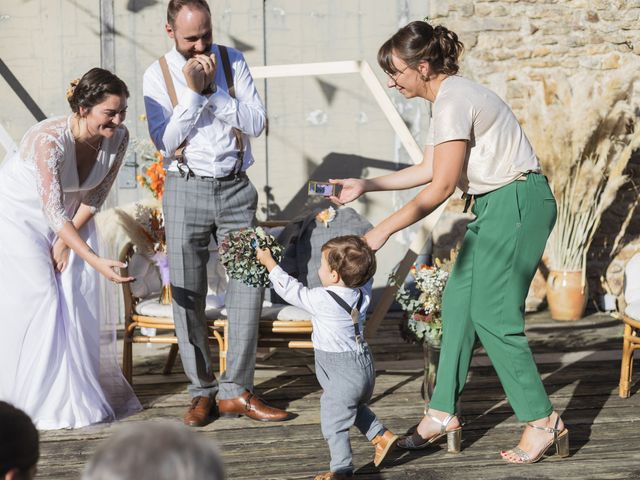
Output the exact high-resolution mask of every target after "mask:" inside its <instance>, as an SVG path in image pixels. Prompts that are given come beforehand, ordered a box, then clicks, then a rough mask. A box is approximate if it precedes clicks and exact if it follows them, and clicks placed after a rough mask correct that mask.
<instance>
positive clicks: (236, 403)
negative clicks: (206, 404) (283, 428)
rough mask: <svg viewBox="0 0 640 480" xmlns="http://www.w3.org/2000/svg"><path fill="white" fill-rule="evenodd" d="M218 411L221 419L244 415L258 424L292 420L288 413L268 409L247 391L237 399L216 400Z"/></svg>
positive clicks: (272, 408) (267, 406)
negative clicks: (258, 422)
mask: <svg viewBox="0 0 640 480" xmlns="http://www.w3.org/2000/svg"><path fill="white" fill-rule="evenodd" d="M218 411H219V412H220V416H221V417H239V416H240V415H246V416H247V417H249V418H251V419H253V420H258V421H260V422H282V421H284V420H290V419H292V418H293V415H292V414H290V413H289V412H287V411H285V410H280V409H279V408H274V407H270V406H269V405H267V404H266V403H264V402H263V401H262V400H260V398H258V397H257V396H255V395H254V394H253V393H251V392H249V391H247V390H245V392H244V393H243V394H242V395H240V396H239V397H236V398H232V399H229V400H218Z"/></svg>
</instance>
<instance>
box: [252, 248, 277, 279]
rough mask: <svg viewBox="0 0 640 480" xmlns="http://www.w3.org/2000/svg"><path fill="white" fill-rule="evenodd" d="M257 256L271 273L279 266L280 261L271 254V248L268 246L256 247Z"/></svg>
mask: <svg viewBox="0 0 640 480" xmlns="http://www.w3.org/2000/svg"><path fill="white" fill-rule="evenodd" d="M256 258H257V259H258V261H259V262H260V263H261V264H262V265H264V267H265V268H266V269H267V271H268V272H269V273H271V270H273V269H274V268H276V267H277V266H278V263H277V262H276V261H275V260H274V259H273V257H272V256H271V250H269V249H268V248H260V247H256Z"/></svg>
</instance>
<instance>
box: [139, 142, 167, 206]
mask: <svg viewBox="0 0 640 480" xmlns="http://www.w3.org/2000/svg"><path fill="white" fill-rule="evenodd" d="M153 156H154V157H155V158H156V160H155V161H154V162H153V163H151V164H150V165H149V166H148V167H146V168H145V169H144V170H143V175H138V177H137V180H138V183H140V185H141V186H142V187H144V188H147V189H149V190H150V191H151V193H152V195H153V196H154V197H155V198H157V199H158V200H161V199H162V195H163V193H164V178H165V171H164V167H163V162H164V158H163V156H162V154H161V153H160V152H158V151H156V152H155V153H154V154H153Z"/></svg>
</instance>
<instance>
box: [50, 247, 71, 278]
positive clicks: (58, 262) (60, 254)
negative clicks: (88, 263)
mask: <svg viewBox="0 0 640 480" xmlns="http://www.w3.org/2000/svg"><path fill="white" fill-rule="evenodd" d="M51 258H52V259H53V266H54V267H55V269H56V270H57V271H59V272H60V273H62V272H64V271H65V270H66V268H67V266H68V265H69V247H68V246H67V244H66V243H64V242H63V241H62V240H60V239H57V240H56V241H55V243H54V244H53V247H52V248H51Z"/></svg>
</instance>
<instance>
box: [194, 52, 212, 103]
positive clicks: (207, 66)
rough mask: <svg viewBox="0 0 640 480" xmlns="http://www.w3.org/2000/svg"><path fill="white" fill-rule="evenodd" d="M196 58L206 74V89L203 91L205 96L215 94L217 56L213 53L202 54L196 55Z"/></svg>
mask: <svg viewBox="0 0 640 480" xmlns="http://www.w3.org/2000/svg"><path fill="white" fill-rule="evenodd" d="M193 58H195V59H196V60H197V61H198V62H199V63H200V65H202V70H203V72H204V88H203V90H202V91H201V93H203V94H211V93H213V91H214V90H213V89H212V86H213V79H214V77H215V75H216V56H215V54H213V53H211V54H209V55H205V54H200V55H196V56H195V57H193Z"/></svg>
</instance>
